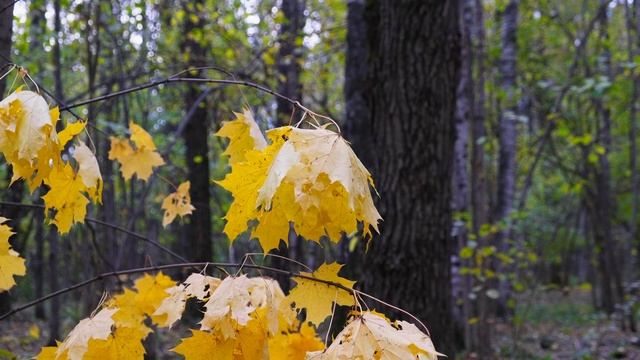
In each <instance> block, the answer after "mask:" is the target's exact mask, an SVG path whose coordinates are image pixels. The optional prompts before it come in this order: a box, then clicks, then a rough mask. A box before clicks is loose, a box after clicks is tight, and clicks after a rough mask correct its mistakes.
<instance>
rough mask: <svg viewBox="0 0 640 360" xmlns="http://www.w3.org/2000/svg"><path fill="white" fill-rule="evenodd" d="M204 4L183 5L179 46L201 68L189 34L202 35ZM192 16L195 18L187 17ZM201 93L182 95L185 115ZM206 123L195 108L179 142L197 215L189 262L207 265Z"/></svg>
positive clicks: (198, 48) (202, 109)
mask: <svg viewBox="0 0 640 360" xmlns="http://www.w3.org/2000/svg"><path fill="white" fill-rule="evenodd" d="M203 7H204V1H203V0H198V1H186V2H185V3H184V9H185V12H186V14H187V15H186V16H185V24H184V34H185V36H184V40H183V43H182V44H181V48H182V49H181V50H182V52H183V54H189V56H190V59H189V63H188V65H189V66H192V67H196V66H203V65H205V64H206V58H207V50H206V47H205V46H204V45H203V44H201V43H200V42H198V41H197V40H195V39H194V38H193V37H192V36H189V34H192V32H193V31H194V30H196V29H200V30H201V31H204V19H203V18H202V16H201V14H202V9H203ZM191 15H195V16H191ZM200 93H201V89H200V88H199V87H198V86H195V85H190V86H188V89H187V93H186V95H185V98H184V100H185V109H186V110H185V111H189V109H191V107H192V106H193V102H194V101H195V100H196V99H197V98H198V96H199V95H200ZM208 137H209V119H208V116H207V102H206V101H203V102H202V103H201V104H200V105H198V106H197V109H196V110H195V112H194V113H193V116H192V117H191V119H190V121H189V122H188V124H187V126H186V128H185V130H184V132H183V134H182V138H183V139H184V143H185V145H186V148H187V151H186V157H187V169H188V174H189V176H188V177H189V181H190V182H191V198H192V199H194V204H195V206H196V208H197V209H198V211H194V212H193V214H192V215H191V216H190V223H189V225H188V229H187V233H188V239H189V241H190V242H191V243H190V244H189V246H188V251H189V253H188V255H189V259H191V260H194V261H211V259H212V258H213V244H212V241H211V226H212V225H211V208H210V206H209V203H210V199H211V192H210V189H209V184H210V180H209V179H210V178H211V177H210V175H209V144H208Z"/></svg>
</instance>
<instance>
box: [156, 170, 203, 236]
mask: <svg viewBox="0 0 640 360" xmlns="http://www.w3.org/2000/svg"><path fill="white" fill-rule="evenodd" d="M190 186H191V182H189V181H185V182H183V183H182V184H180V185H179V186H178V189H177V190H176V192H174V193H171V194H169V195H168V196H167V197H166V198H164V200H162V209H163V210H164V216H163V218H162V226H164V227H167V225H169V224H171V223H172V222H173V220H174V219H175V218H176V216H177V215H180V217H183V216H185V215H189V214H191V213H192V212H193V210H195V209H196V208H195V207H194V206H193V205H191V196H190V195H189V187H190Z"/></svg>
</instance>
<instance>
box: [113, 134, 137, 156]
mask: <svg viewBox="0 0 640 360" xmlns="http://www.w3.org/2000/svg"><path fill="white" fill-rule="evenodd" d="M109 140H111V146H110V148H109V160H117V161H118V162H120V163H122V162H123V161H125V159H126V158H127V157H129V156H131V154H133V148H132V147H131V144H130V143H129V140H127V139H121V138H118V137H115V136H111V137H109Z"/></svg>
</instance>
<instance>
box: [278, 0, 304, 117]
mask: <svg viewBox="0 0 640 360" xmlns="http://www.w3.org/2000/svg"><path fill="white" fill-rule="evenodd" d="M304 3H305V1H304V0H282V5H280V11H281V12H282V14H283V18H284V21H283V23H282V24H280V32H279V36H278V44H279V46H280V49H279V51H278V63H277V68H278V92H279V93H280V94H283V95H286V96H288V97H290V98H292V99H297V100H302V99H301V97H302V84H301V83H300V73H301V71H302V53H303V47H302V46H300V45H301V43H302V36H303V32H302V30H303V28H304V22H305V16H304V8H305V4H304ZM277 104H278V123H279V124H280V125H288V124H290V123H291V118H292V115H294V114H293V110H294V108H293V105H292V104H291V103H289V102H288V101H287V100H284V99H281V98H278V99H277ZM298 115H302V114H298Z"/></svg>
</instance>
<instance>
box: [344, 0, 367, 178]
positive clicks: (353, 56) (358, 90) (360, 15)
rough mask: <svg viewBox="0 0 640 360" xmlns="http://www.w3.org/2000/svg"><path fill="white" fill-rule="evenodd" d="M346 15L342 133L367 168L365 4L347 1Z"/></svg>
mask: <svg viewBox="0 0 640 360" xmlns="http://www.w3.org/2000/svg"><path fill="white" fill-rule="evenodd" d="M347 6H348V13H347V51H346V59H345V73H344V98H345V104H346V112H345V121H344V126H343V128H344V131H345V133H346V134H347V136H348V138H349V141H351V143H352V144H353V149H354V151H355V152H356V153H357V154H358V157H359V158H360V160H362V162H363V163H364V164H365V165H367V166H371V163H372V159H371V157H370V156H369V155H370V152H369V151H365V150H366V148H367V147H368V146H369V144H367V141H366V140H367V136H368V135H366V134H364V136H363V133H364V132H365V131H367V129H366V123H367V119H368V118H369V109H368V108H367V103H366V99H365V97H364V96H365V92H366V91H367V85H366V84H367V71H368V70H367V69H368V66H367V52H368V48H367V24H366V22H365V0H350V1H349V2H348V5H347Z"/></svg>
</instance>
